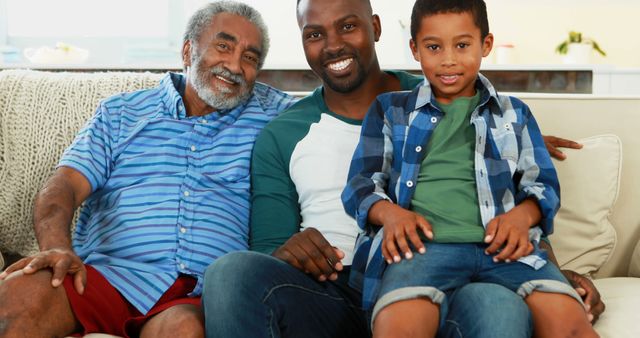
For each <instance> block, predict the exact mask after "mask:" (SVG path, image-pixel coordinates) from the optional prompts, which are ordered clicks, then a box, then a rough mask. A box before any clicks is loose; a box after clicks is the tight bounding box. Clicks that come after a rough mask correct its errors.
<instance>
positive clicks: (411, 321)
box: [373, 298, 440, 338]
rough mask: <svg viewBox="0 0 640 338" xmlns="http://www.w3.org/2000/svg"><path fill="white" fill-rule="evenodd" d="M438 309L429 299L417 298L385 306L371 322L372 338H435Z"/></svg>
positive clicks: (438, 315) (438, 317) (437, 324)
mask: <svg viewBox="0 0 640 338" xmlns="http://www.w3.org/2000/svg"><path fill="white" fill-rule="evenodd" d="M439 323H440V307H439V306H438V304H435V303H433V302H431V300H430V299H426V298H417V299H408V300H402V301H398V302H395V303H392V304H389V305H387V306H385V307H384V308H383V309H382V310H380V312H379V313H378V314H377V315H376V318H375V321H374V322H373V338H385V337H396V338H405V337H406V338H409V337H435V336H436V332H437V330H438V326H439Z"/></svg>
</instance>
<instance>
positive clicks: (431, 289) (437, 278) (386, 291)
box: [372, 243, 476, 337]
mask: <svg viewBox="0 0 640 338" xmlns="http://www.w3.org/2000/svg"><path fill="white" fill-rule="evenodd" d="M425 247H426V253H424V254H418V253H416V254H415V255H414V256H413V258H412V259H409V260H406V259H405V260H402V261H400V262H399V263H394V264H391V265H389V266H388V267H387V269H386V270H385V272H384V275H383V277H382V283H381V288H380V296H379V297H378V299H377V300H376V305H375V307H374V309H373V314H372V321H373V327H374V332H373V333H374V336H378V337H384V336H388V335H389V334H391V336H404V337H411V336H416V337H422V336H425V337H428V336H431V337H433V336H435V333H436V332H437V331H438V329H439V328H443V327H444V320H442V318H446V317H447V315H448V297H447V294H448V292H449V291H453V290H456V289H458V288H459V287H462V286H463V285H465V284H467V283H469V281H470V277H471V275H472V273H473V271H475V270H476V265H475V264H476V260H475V259H474V257H473V255H474V254H475V245H473V244H441V243H425Z"/></svg>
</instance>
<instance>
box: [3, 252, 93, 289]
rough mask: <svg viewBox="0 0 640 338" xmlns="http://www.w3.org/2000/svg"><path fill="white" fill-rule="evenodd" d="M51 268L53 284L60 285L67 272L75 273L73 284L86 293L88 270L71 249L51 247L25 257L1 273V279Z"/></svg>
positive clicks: (54, 285)
mask: <svg viewBox="0 0 640 338" xmlns="http://www.w3.org/2000/svg"><path fill="white" fill-rule="evenodd" d="M47 268H49V269H51V270H52V272H53V277H52V278H51V286H53V287H54V288H56V287H58V286H60V285H61V284H62V281H63V280H64V278H65V276H66V275H67V274H72V275H73V285H74V286H75V288H76V291H78V293H79V294H83V293H84V287H85V285H86V284H87V271H86V269H85V267H84V264H83V263H82V260H81V259H80V257H78V255H76V253H75V252H73V250H71V249H66V248H65V249H58V248H56V249H51V250H45V251H41V252H39V253H37V254H35V255H33V256H29V257H25V258H23V259H21V260H19V261H17V262H15V263H13V264H11V265H10V266H9V267H7V269H6V270H4V271H3V272H2V273H1V274H0V280H4V279H6V278H7V277H9V276H10V275H12V274H13V273H15V272H18V271H19V272H22V273H24V274H25V275H30V274H33V273H36V272H37V271H38V270H42V269H47Z"/></svg>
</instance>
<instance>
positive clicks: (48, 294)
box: [0, 270, 79, 337]
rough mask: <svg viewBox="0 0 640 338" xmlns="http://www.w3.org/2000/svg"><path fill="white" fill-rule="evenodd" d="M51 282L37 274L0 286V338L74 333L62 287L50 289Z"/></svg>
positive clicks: (19, 275) (48, 276) (45, 272)
mask: <svg viewBox="0 0 640 338" xmlns="http://www.w3.org/2000/svg"><path fill="white" fill-rule="evenodd" d="M51 278H52V274H51V272H50V271H49V270H40V271H38V272H36V273H34V274H33V275H22V273H21V272H16V273H15V275H14V276H11V277H9V278H8V279H6V280H5V281H3V282H0V336H2V337H46V336H55V337H64V336H66V335H68V334H71V333H73V332H76V331H77V330H78V328H79V323H78V321H77V320H76V318H75V316H74V315H73V312H72V310H71V306H70V305H69V301H68V299H67V295H66V293H65V289H64V287H62V286H59V287H57V288H54V287H52V286H51Z"/></svg>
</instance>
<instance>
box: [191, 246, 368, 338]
mask: <svg viewBox="0 0 640 338" xmlns="http://www.w3.org/2000/svg"><path fill="white" fill-rule="evenodd" d="M348 275H349V274H348V271H344V272H342V273H340V274H339V279H338V280H337V281H334V282H319V281H317V280H315V279H314V278H313V277H311V276H309V275H307V274H305V273H304V272H302V271H300V270H298V269H296V268H295V267H293V266H291V265H289V264H288V263H286V262H284V261H282V260H280V259H277V258H275V257H272V256H269V255H265V254H260V253H257V252H248V251H244V252H233V253H229V254H226V255H224V256H223V257H221V258H219V259H218V260H216V262H214V263H213V264H212V265H211V266H210V267H209V268H208V269H207V271H206V273H205V284H204V291H203V294H202V306H203V310H204V315H205V328H206V330H205V331H206V334H207V336H208V337H225V338H233V337H243V338H244V337H309V338H313V337H368V336H369V329H368V326H367V320H366V317H365V314H364V312H363V311H362V309H361V307H360V303H361V298H360V296H359V294H358V293H357V292H356V291H355V290H353V289H351V288H349V287H348V285H347V280H348V277H349V276H348Z"/></svg>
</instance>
